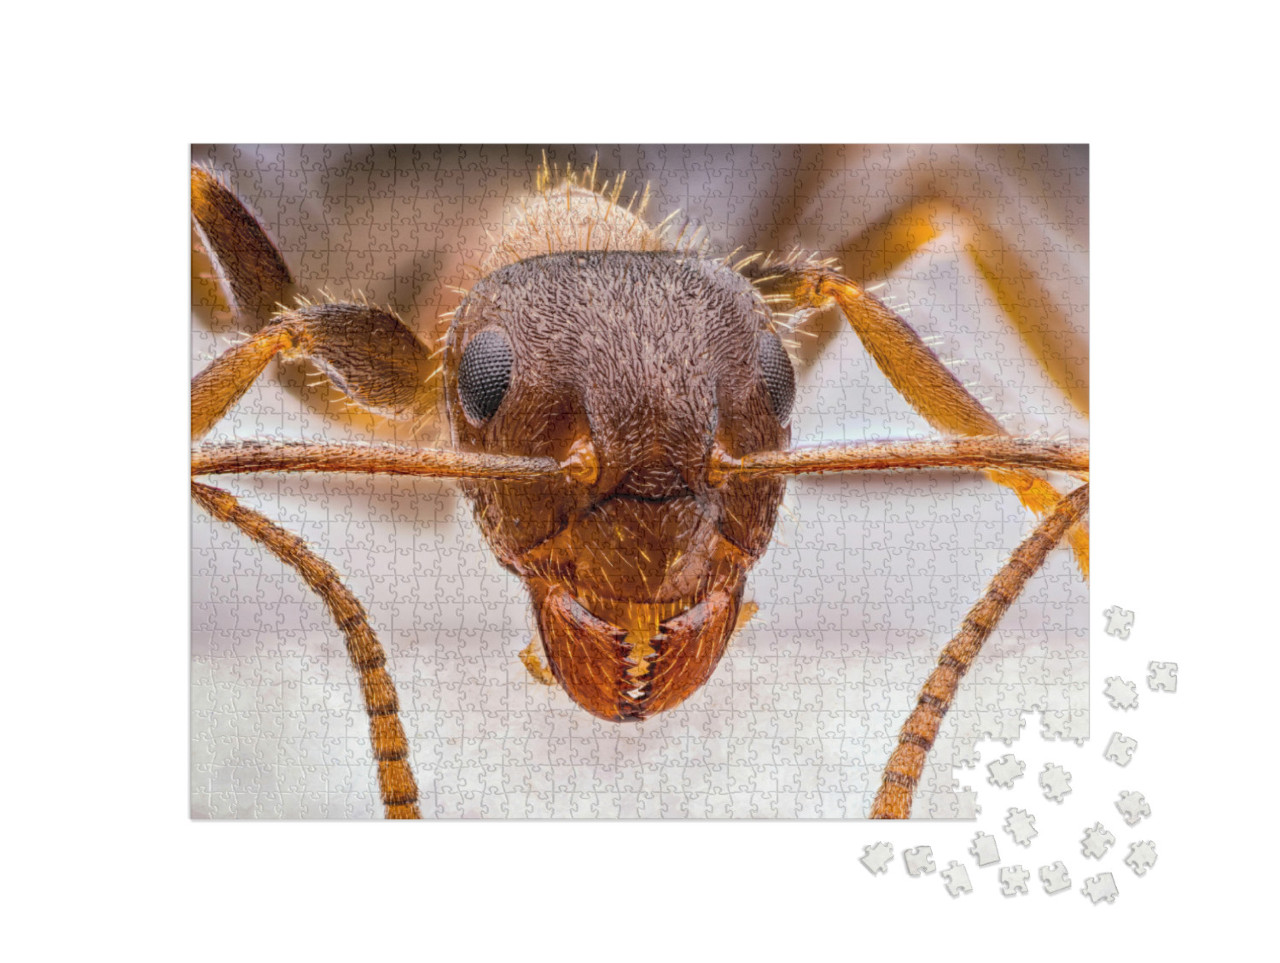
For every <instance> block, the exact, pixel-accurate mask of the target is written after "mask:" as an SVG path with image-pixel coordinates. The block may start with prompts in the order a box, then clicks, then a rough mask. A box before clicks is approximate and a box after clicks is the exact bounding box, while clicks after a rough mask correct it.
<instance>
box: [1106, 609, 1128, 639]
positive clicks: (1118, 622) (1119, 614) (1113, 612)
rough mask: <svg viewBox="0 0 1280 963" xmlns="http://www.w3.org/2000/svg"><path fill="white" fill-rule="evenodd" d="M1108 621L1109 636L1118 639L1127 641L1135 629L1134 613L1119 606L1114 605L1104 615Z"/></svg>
mask: <svg viewBox="0 0 1280 963" xmlns="http://www.w3.org/2000/svg"><path fill="white" fill-rule="evenodd" d="M1102 614H1103V615H1104V616H1106V619H1107V635H1114V636H1115V637H1116V638H1117V639H1127V638H1128V637H1129V630H1130V629H1131V628H1133V613H1132V612H1130V611H1129V610H1128V609H1122V608H1120V606H1118V605H1113V606H1111V608H1109V609H1107V610H1106V611H1105V612H1103V613H1102Z"/></svg>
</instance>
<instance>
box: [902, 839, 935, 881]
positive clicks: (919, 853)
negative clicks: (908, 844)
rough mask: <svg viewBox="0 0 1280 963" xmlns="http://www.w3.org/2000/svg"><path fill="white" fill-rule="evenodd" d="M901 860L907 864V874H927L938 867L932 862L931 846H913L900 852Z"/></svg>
mask: <svg viewBox="0 0 1280 963" xmlns="http://www.w3.org/2000/svg"><path fill="white" fill-rule="evenodd" d="M902 860H903V862H905V863H906V864H907V875H908V876H922V875H927V874H929V873H932V872H934V871H935V870H937V868H938V867H937V866H935V865H934V862H933V847H931V846H913V847H912V848H911V849H908V850H907V851H906V852H904V853H903V854H902Z"/></svg>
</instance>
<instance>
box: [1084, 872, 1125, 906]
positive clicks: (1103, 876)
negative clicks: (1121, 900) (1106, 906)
mask: <svg viewBox="0 0 1280 963" xmlns="http://www.w3.org/2000/svg"><path fill="white" fill-rule="evenodd" d="M1080 892H1082V893H1084V895H1085V896H1087V897H1089V899H1090V900H1091V901H1092V902H1093V903H1094V904H1095V905H1096V904H1098V903H1101V902H1102V901H1103V900H1106V901H1107V902H1108V903H1114V902H1115V901H1116V896H1117V895H1118V894H1119V890H1117V889H1116V879H1115V877H1114V876H1112V875H1111V874H1110V873H1099V874H1098V875H1097V876H1090V877H1089V878H1088V879H1086V880H1085V881H1084V886H1082V887H1081V888H1080Z"/></svg>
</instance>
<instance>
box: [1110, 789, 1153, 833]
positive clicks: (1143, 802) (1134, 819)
mask: <svg viewBox="0 0 1280 963" xmlns="http://www.w3.org/2000/svg"><path fill="white" fill-rule="evenodd" d="M1116 809H1118V810H1120V813H1121V815H1123V816H1124V821H1125V822H1126V823H1128V824H1129V825H1130V826H1136V825H1138V822H1139V820H1141V819H1142V817H1143V816H1150V815H1151V806H1150V805H1149V804H1148V803H1147V799H1146V797H1145V796H1143V795H1142V793H1140V792H1130V791H1129V790H1127V789H1126V790H1124V791H1123V792H1121V793H1120V798H1119V799H1118V800H1116Z"/></svg>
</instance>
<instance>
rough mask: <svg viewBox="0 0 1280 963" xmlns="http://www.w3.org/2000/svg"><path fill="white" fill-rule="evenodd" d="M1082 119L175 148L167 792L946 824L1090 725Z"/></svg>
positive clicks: (235, 806)
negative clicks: (986, 128) (187, 392)
mask: <svg viewBox="0 0 1280 963" xmlns="http://www.w3.org/2000/svg"><path fill="white" fill-rule="evenodd" d="M1088 167H1089V165H1088V150H1087V148H1085V147H1070V146H1026V147H1014V146H985V147H974V146H947V147H909V146H898V147H817V146H804V147H786V146H777V145H770V146H741V147H738V146H723V145H722V146H712V147H689V146H657V147H646V146H638V147H612V146H605V145H600V146H582V147H546V148H544V147H541V146H538V147H464V148H446V147H430V146H427V147H424V146H413V147H358V146H324V147H301V146H286V147H267V146H250V147H235V146H217V147H213V146H200V145H197V146H195V147H193V149H192V170H191V210H192V224H193V254H192V311H193V334H192V348H193V358H192V366H193V368H192V371H193V376H194V377H193V380H192V386H191V414H192V455H191V457H192V494H193V500H194V501H193V523H192V524H193V531H192V549H193V561H192V585H193V596H192V597H193V608H192V709H191V713H192V716H191V719H192V764H191V770H192V814H193V815H195V816H197V817H205V818H226V817H241V818H252V817H258V818H376V817H378V816H385V817H387V818H419V817H425V818H439V817H483V816H491V817H506V818H512V817H519V818H570V817H582V818H592V817H595V818H600V817H604V818H634V817H676V818H679V817H686V818H687V817H711V818H724V817H748V818H750V817H756V818H765V817H772V818H778V817H793V818H866V817H871V818H888V819H902V818H908V817H910V816H914V817H917V818H920V817H930V816H933V817H944V818H945V817H953V818H954V817H965V816H971V815H972V814H973V811H972V807H973V799H972V792H971V791H970V790H969V789H968V788H967V787H965V786H963V785H962V784H961V783H962V782H963V779H964V777H963V775H962V776H961V777H960V780H959V781H957V776H956V773H955V769H956V767H957V766H964V765H966V764H970V765H971V764H972V762H973V760H974V758H975V756H974V747H975V745H976V743H977V742H978V741H980V740H982V739H984V738H991V739H1003V740H1006V741H1009V740H1012V739H1014V738H1017V737H1018V735H1019V734H1020V733H1021V732H1022V730H1023V729H1024V728H1025V727H1036V726H1040V727H1042V729H1043V731H1044V733H1045V734H1046V735H1049V736H1052V737H1056V738H1066V739H1077V738H1083V737H1084V736H1085V735H1087V733H1088V693H1087V683H1088V644H1089V639H1088V611H1087V610H1088V601H1089V596H1088V583H1087V577H1088V557H1089V538H1088V474H1089V449H1088V306H1089V302H1088Z"/></svg>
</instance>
